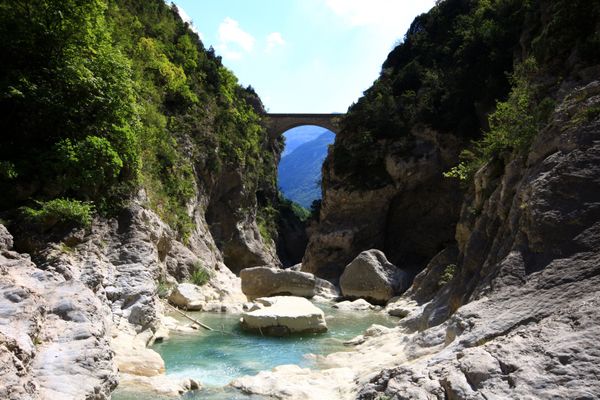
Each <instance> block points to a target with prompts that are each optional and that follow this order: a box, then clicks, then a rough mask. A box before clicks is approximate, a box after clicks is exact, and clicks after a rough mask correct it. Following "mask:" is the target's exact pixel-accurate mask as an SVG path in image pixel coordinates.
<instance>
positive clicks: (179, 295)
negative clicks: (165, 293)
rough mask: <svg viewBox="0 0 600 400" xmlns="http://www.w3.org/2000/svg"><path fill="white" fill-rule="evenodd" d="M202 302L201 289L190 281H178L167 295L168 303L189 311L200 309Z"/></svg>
mask: <svg viewBox="0 0 600 400" xmlns="http://www.w3.org/2000/svg"><path fill="white" fill-rule="evenodd" d="M204 302H205V298H204V296H203V295H202V291H201V290H200V288H199V287H198V286H196V285H194V284H192V283H180V284H179V285H177V286H176V287H175V289H173V292H171V295H170V296H169V303H171V304H173V305H174V306H177V307H180V308H184V309H186V310H190V311H198V310H202V305H203V304H204Z"/></svg>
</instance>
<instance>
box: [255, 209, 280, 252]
mask: <svg viewBox="0 0 600 400" xmlns="http://www.w3.org/2000/svg"><path fill="white" fill-rule="evenodd" d="M278 217H279V211H278V210H277V209H276V208H275V207H272V206H267V207H262V208H261V209H259V210H258V214H257V215H256V223H257V224H258V231H259V232H260V236H261V237H262V239H263V241H264V242H265V243H267V244H269V243H271V242H274V241H275V240H276V239H277V218H278Z"/></svg>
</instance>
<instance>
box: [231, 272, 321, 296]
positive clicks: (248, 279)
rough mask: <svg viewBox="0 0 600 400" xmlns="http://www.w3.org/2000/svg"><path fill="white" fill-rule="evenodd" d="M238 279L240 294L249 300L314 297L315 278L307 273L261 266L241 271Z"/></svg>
mask: <svg viewBox="0 0 600 400" xmlns="http://www.w3.org/2000/svg"><path fill="white" fill-rule="evenodd" d="M240 278H241V279H242V292H244V294H245V295H246V296H247V297H248V298H249V299H251V300H252V299H256V298H258V297H268V296H276V295H291V296H299V297H313V296H314V295H315V286H316V280H315V277H314V275H313V274H309V273H307V272H300V271H292V270H289V269H278V268H272V267H267V266H263V267H253V268H246V269H243V270H241V271H240Z"/></svg>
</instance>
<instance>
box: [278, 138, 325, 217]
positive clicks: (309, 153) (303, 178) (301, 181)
mask: <svg viewBox="0 0 600 400" xmlns="http://www.w3.org/2000/svg"><path fill="white" fill-rule="evenodd" d="M334 138H335V135H334V134H333V133H332V132H330V131H328V130H326V129H324V130H323V132H322V133H321V134H320V135H319V136H318V137H317V138H316V139H313V140H311V141H309V142H306V143H304V144H301V145H299V146H298V147H296V148H295V149H294V150H293V151H292V152H290V153H288V154H286V155H285V156H284V157H282V158H281V161H280V163H279V174H278V180H279V187H280V188H281V192H282V193H283V195H284V196H285V197H286V198H288V199H290V200H292V201H295V202H296V203H298V204H300V205H301V206H303V207H305V208H309V207H310V205H311V204H312V202H313V201H314V200H317V199H320V198H321V187H320V186H319V182H320V181H321V166H322V165H323V160H325V157H326V156H327V146H329V145H330V144H332V143H333V141H334Z"/></svg>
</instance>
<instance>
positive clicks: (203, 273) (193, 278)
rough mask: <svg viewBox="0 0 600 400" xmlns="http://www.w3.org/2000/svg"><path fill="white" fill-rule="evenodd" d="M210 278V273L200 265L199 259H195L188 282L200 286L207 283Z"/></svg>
mask: <svg viewBox="0 0 600 400" xmlns="http://www.w3.org/2000/svg"><path fill="white" fill-rule="evenodd" d="M211 278H212V273H211V272H210V271H209V270H208V269H206V268H205V267H204V266H203V265H202V262H201V261H197V262H196V263H195V264H194V270H193V271H192V273H191V275H190V282H192V283H193V284H194V285H197V286H202V285H205V284H206V283H208V281H210V279H211Z"/></svg>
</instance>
